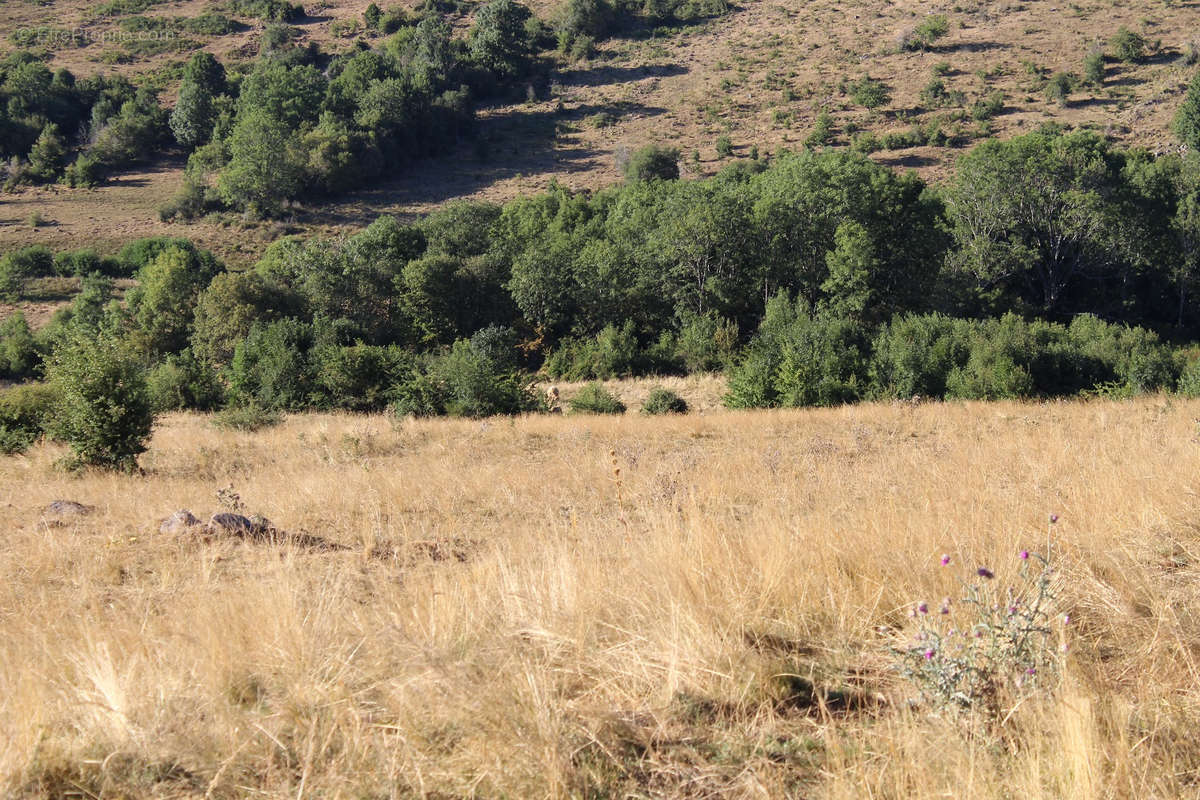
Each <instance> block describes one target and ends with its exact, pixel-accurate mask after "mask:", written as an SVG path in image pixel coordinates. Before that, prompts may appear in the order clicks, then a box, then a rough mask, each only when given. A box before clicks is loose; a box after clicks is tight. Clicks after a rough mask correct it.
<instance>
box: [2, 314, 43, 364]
mask: <svg viewBox="0 0 1200 800" xmlns="http://www.w3.org/2000/svg"><path fill="white" fill-rule="evenodd" d="M40 362H41V356H40V354H39V353H38V349H37V343H36V342H35V341H34V338H33V333H32V331H30V329H29V323H28V322H26V321H25V315H24V314H22V313H21V312H20V311H17V312H15V313H13V314H12V315H10V316H9V317H7V318H5V320H4V321H3V322H0V378H9V379H15V380H21V379H23V378H28V377H30V376H32V375H33V373H34V370H35V369H36V368H37V367H38V365H39V363H40Z"/></svg>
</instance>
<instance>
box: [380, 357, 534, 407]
mask: <svg viewBox="0 0 1200 800" xmlns="http://www.w3.org/2000/svg"><path fill="white" fill-rule="evenodd" d="M395 392H396V395H397V397H396V401H395V403H394V404H393V406H392V407H393V409H394V410H395V412H396V413H398V414H400V415H402V416H408V415H412V416H434V415H442V414H445V415H449V416H452V417H486V416H493V415H497V414H520V413H523V412H528V411H539V410H543V409H544V407H545V398H543V397H542V396H541V395H540V393H538V392H537V391H536V390H535V389H534V387H533V382H532V381H531V380H530V378H529V376H527V375H526V374H524V373H523V372H521V371H519V370H515V369H511V368H509V367H508V366H507V365H506V364H504V363H501V362H498V361H497V360H496V359H495V358H494V357H493V355H492V354H491V353H489V352H484V351H483V350H482V349H481V348H479V347H476V346H474V345H473V344H472V342H470V341H468V340H466V339H459V340H458V341H456V342H455V343H454V344H453V345H452V346H451V348H450V349H449V350H448V351H447V352H445V353H443V354H441V355H438V356H435V357H433V358H431V359H430V360H429V361H428V363H427V364H426V365H425V366H424V367H423V368H418V369H414V370H412V371H411V372H410V373H409V376H408V379H407V380H406V381H404V382H403V383H401V384H400V385H398V386H397V387H395Z"/></svg>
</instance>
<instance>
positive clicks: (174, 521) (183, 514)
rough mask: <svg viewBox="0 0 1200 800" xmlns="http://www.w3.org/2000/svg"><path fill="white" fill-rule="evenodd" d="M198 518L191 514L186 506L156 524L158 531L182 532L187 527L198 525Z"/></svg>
mask: <svg viewBox="0 0 1200 800" xmlns="http://www.w3.org/2000/svg"><path fill="white" fill-rule="evenodd" d="M199 524H200V520H199V519H197V518H196V517H195V516H193V515H192V512H191V511H188V510H187V509H186V508H181V509H179V510H178V511H176V512H175V513H174V514H172V515H171V516H169V517H167V518H166V519H165V520H163V522H162V524H161V525H159V526H158V532H159V533H183V532H184V531H186V530H187V529H188V528H191V527H193V526H196V525H199Z"/></svg>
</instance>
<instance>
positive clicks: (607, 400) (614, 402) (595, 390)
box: [567, 381, 625, 414]
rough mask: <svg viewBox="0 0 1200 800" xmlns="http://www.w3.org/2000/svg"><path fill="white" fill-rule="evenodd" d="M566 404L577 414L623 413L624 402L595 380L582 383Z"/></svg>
mask: <svg viewBox="0 0 1200 800" xmlns="http://www.w3.org/2000/svg"><path fill="white" fill-rule="evenodd" d="M567 405H568V406H569V407H570V409H571V411H573V412H575V413H577V414H624V413H625V404H624V403H622V402H621V400H620V398H618V397H617V396H616V395H615V394H613V393H612V392H610V391H609V390H608V389H605V388H604V385H603V384H601V383H599V382H596V381H593V382H592V383H589V384H586V385H584V387H583V388H581V389H580V390H579V392H578V393H577V394H576V395H575V396H574V397H572V398H571V400H570V401H569V402H568V404H567Z"/></svg>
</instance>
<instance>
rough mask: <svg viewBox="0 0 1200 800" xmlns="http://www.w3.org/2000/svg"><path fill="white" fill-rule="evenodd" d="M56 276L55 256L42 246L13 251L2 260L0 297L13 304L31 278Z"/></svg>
mask: <svg viewBox="0 0 1200 800" xmlns="http://www.w3.org/2000/svg"><path fill="white" fill-rule="evenodd" d="M53 274H54V254H53V253H51V252H50V251H49V250H48V249H47V248H46V247H44V246H42V245H33V246H32V247H25V248H22V249H20V250H13V251H11V252H9V253H6V254H5V255H4V257H3V258H0V297H4V298H5V299H7V301H8V302H13V301H14V300H16V299H17V297H18V296H19V295H20V294H21V291H22V290H23V289H24V287H25V282H26V281H27V280H29V279H30V278H37V277H42V276H45V275H53Z"/></svg>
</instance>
